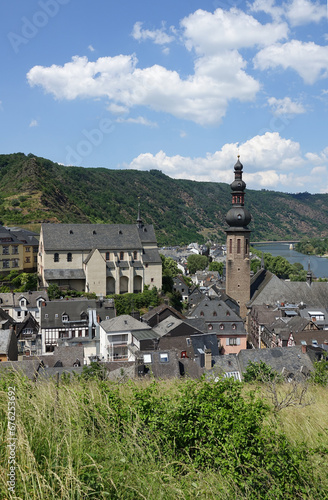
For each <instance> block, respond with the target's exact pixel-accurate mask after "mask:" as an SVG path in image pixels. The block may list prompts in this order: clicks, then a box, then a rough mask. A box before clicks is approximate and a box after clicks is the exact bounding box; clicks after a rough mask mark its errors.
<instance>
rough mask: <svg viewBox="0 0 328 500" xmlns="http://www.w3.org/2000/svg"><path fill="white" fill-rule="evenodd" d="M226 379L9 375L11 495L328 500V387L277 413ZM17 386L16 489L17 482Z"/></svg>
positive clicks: (3, 434) (1, 435)
mask: <svg viewBox="0 0 328 500" xmlns="http://www.w3.org/2000/svg"><path fill="white" fill-rule="evenodd" d="M220 384H221V383H219V384H214V383H212V382H206V381H203V380H201V381H195V382H194V381H179V380H175V381H169V382H167V381H162V382H156V383H155V382H145V381H141V382H126V383H125V384H121V385H120V384H116V383H109V382H106V381H98V380H83V379H78V378H74V379H72V380H71V381H70V382H69V381H66V382H65V381H64V382H62V383H60V384H59V386H57V384H56V382H55V381H53V380H50V381H44V382H41V383H40V382H38V383H37V384H35V383H33V382H30V381H28V380H27V379H24V378H23V377H22V376H20V375H18V374H13V375H11V378H6V379H1V380H0V388H1V394H0V439H1V443H2V444H1V448H0V498H1V499H6V498H8V499H9V498H19V499H24V500H30V499H31V500H43V499H44V500H49V499H63V500H73V499H74V500H75V499H86V498H91V499H92V498H94V499H97V500H98V499H99V500H100V499H113V500H116V499H124V500H125V499H126V500H129V499H147V500H152V499H154V500H155V499H156V500H157V499H165V500H166V499H167V500H171V499H172V500H176V499H182V500H184V499H186V500H191V499H197V498H199V499H218V500H221V499H222V500H230V499H231V500H232V499H255V498H268V499H269V498H272V499H280V498H284V499H286V500H287V499H293V500H294V499H297V498H299V499H301V498H304V499H309V500H311V499H313V500H317V499H318V498H320V499H325V498H328V480H327V474H326V470H325V469H324V466H325V465H327V450H328V435H327V429H328V422H327V415H328V398H327V394H326V389H324V388H320V389H317V388H313V389H311V391H312V392H313V396H314V399H315V403H313V404H312V405H311V406H309V407H306V408H298V409H297V410H294V409H292V408H287V409H286V410H284V411H283V412H280V414H279V417H278V419H277V418H276V417H274V418H272V419H270V418H268V417H270V412H269V410H268V409H267V408H266V405H265V404H263V403H262V401H261V400H259V399H258V396H254V395H249V394H245V392H243V393H241V391H240V387H239V384H236V383H234V382H232V381H228V382H224V381H223V382H222V384H223V385H222V386H221V388H220V387H219V386H220ZM224 384H225V385H224ZM9 385H10V386H13V385H14V386H15V387H16V425H17V428H16V437H17V452H16V466H17V468H16V490H15V495H16V496H14V495H12V494H11V493H10V492H8V489H7V473H8V463H7V457H8V450H7V447H6V443H7V439H8V427H7V401H8V397H7V394H8V386H9ZM229 412H230V413H229ZM273 422H276V423H275V425H273ZM283 431H284V432H285V434H286V436H287V440H286V439H285V438H283V437H282V432H283ZM229 436H230V437H231V440H230V439H229ZM271 436H272V438H271ZM301 442H305V448H304V446H303V448H302V445H301V444H300V443H301ZM256 447H257V449H256ZM253 448H254V449H253ZM295 457H297V459H296V458H295ZM284 468H286V469H287V470H288V468H292V469H293V468H294V469H295V468H296V469H297V470H296V471H295V470H293V471H289V472H288V474H289V475H286V474H287V472H286V470H285V471H284V470H283V469H284ZM286 478H287V479H286ZM288 478H290V482H291V486H290V488H289V486H288V481H289V479H288ZM326 492H327V493H326Z"/></svg>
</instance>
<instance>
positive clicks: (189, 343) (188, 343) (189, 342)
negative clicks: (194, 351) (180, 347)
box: [186, 338, 191, 346]
mask: <svg viewBox="0 0 328 500" xmlns="http://www.w3.org/2000/svg"><path fill="white" fill-rule="evenodd" d="M186 342H187V345H188V346H190V345H191V340H190V339H189V338H187V339H186Z"/></svg>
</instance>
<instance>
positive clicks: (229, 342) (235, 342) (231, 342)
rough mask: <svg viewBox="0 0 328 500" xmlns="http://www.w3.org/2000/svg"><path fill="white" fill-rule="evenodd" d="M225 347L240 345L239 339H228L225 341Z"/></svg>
mask: <svg viewBox="0 0 328 500" xmlns="http://www.w3.org/2000/svg"><path fill="white" fill-rule="evenodd" d="M227 345H240V339H239V338H237V337H230V338H229V339H227Z"/></svg>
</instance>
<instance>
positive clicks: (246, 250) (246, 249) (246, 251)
mask: <svg viewBox="0 0 328 500" xmlns="http://www.w3.org/2000/svg"><path fill="white" fill-rule="evenodd" d="M245 253H246V255H248V240H247V239H246V248H245Z"/></svg>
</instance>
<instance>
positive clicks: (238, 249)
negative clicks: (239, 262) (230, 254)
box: [237, 238, 240, 253]
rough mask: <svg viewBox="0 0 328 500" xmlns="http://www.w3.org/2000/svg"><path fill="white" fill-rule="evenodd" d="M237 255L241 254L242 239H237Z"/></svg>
mask: <svg viewBox="0 0 328 500" xmlns="http://www.w3.org/2000/svg"><path fill="white" fill-rule="evenodd" d="M237 253H240V238H238V239H237Z"/></svg>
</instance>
